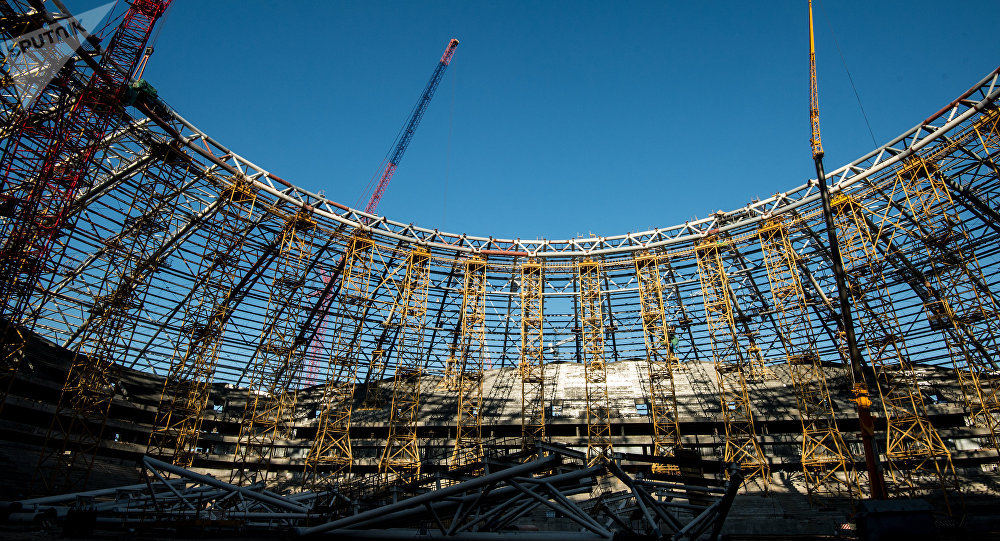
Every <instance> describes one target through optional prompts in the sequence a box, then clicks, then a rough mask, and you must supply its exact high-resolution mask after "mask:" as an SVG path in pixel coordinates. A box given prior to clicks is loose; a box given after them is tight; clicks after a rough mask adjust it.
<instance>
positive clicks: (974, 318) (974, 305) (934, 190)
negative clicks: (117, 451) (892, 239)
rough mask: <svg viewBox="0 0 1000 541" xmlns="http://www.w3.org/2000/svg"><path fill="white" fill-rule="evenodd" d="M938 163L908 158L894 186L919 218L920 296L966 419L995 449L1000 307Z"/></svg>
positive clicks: (999, 433) (999, 409) (999, 413)
mask: <svg viewBox="0 0 1000 541" xmlns="http://www.w3.org/2000/svg"><path fill="white" fill-rule="evenodd" d="M993 116H997V115H996V114H994V115H993ZM984 120H985V121H989V120H990V117H989V116H987V117H985V118H984ZM982 124H984V123H980V126H981V125H982ZM977 127H978V126H977ZM980 133H981V132H977V135H979V134H980ZM980 137H981V135H980ZM981 140H982V141H984V142H985V140H986V139H981ZM940 158H945V156H940ZM939 163H940V162H938V161H930V160H928V159H924V158H919V157H918V158H914V159H912V160H910V161H909V162H908V163H907V164H906V166H904V167H903V168H901V169H900V170H899V171H898V172H897V173H896V176H897V182H898V187H899V188H900V189H901V190H902V192H903V193H904V194H905V201H906V208H907V210H909V212H910V215H911V216H912V217H913V218H914V219H915V220H916V222H917V223H918V224H919V229H916V230H910V232H911V233H912V235H911V236H912V237H913V239H914V242H915V243H917V244H919V245H921V246H922V248H923V250H919V248H918V250H916V251H917V252H918V253H919V252H920V251H924V252H925V253H926V255H927V258H928V259H927V267H928V268H927V270H926V271H925V272H924V273H923V274H924V278H925V280H927V282H926V283H925V284H922V285H923V286H924V287H926V288H928V289H929V290H931V292H932V295H931V297H932V299H933V300H928V301H927V302H925V304H924V308H925V310H926V312H927V318H928V320H929V322H930V326H931V328H934V329H938V330H940V331H941V334H942V338H943V339H944V340H945V342H946V343H947V344H948V351H949V354H950V356H951V359H952V362H953V363H954V365H955V370H956V374H957V376H958V382H959V385H960V387H961V389H962V395H963V396H962V398H963V400H964V403H965V407H966V411H967V412H968V414H969V419H970V421H971V422H972V425H973V426H976V427H979V428H982V429H983V430H984V431H985V436H984V438H983V446H984V447H988V448H992V449H997V450H998V451H1000V445H998V443H1000V396H998V393H1000V377H998V374H997V370H996V364H995V363H996V361H995V358H996V357H997V356H998V354H1000V348H998V332H1000V326H998V324H997V320H996V318H997V315H998V314H1000V310H998V303H997V299H996V297H995V296H994V295H993V294H992V293H991V292H990V290H989V289H988V288H984V287H980V285H979V284H982V283H984V278H983V272H982V269H981V268H980V265H979V260H978V259H977V258H976V255H975V252H974V245H973V243H972V242H971V238H970V236H969V233H968V231H967V230H966V228H965V227H964V225H963V224H962V220H961V217H960V216H959V215H958V214H957V212H956V211H955V206H954V201H953V200H952V197H951V192H950V190H949V189H948V186H947V184H946V183H945V182H944V179H943V173H942V170H941V166H940V165H939Z"/></svg>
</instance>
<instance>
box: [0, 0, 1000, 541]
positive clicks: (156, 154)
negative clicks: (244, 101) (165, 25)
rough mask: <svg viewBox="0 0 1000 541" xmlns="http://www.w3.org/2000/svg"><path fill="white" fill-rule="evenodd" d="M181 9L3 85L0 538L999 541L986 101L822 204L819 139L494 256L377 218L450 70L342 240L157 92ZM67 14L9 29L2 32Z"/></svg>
mask: <svg viewBox="0 0 1000 541" xmlns="http://www.w3.org/2000/svg"><path fill="white" fill-rule="evenodd" d="M169 3H170V2H169V0H134V1H133V2H131V3H129V4H126V3H122V4H123V7H121V8H119V9H122V10H124V11H123V13H121V14H120V16H119V18H118V19H117V21H118V22H117V23H116V25H114V26H111V27H109V28H107V29H106V31H105V34H106V35H101V36H96V37H91V38H87V39H81V40H80V42H79V43H77V44H76V45H74V49H75V50H74V52H73V55H74V56H73V58H72V59H71V61H70V62H68V63H67V64H66V67H65V68H63V69H59V68H58V66H57V68H56V69H55V70H53V71H52V80H51V82H48V83H47V84H44V85H42V86H40V87H39V89H38V90H39V92H40V94H39V96H38V97H37V99H35V100H34V101H32V102H31V103H30V105H28V106H24V105H23V101H22V97H21V96H19V95H18V94H17V92H16V91H17V87H16V85H14V84H13V81H12V79H11V77H10V76H9V75H7V74H5V81H4V87H3V89H2V100H3V103H4V107H3V113H2V114H3V119H2V127H0V129H2V130H3V133H2V137H3V141H2V143H0V144H2V148H3V150H2V155H0V170H2V175H3V177H2V183H3V184H2V192H0V230H2V236H0V242H2V245H0V278H2V283H0V296H2V301H3V313H2V318H3V319H2V321H0V333H2V335H0V340H2V342H0V346H2V348H3V349H2V350H0V354H2V361H3V366H2V372H0V404H2V405H0V408H2V409H0V448H2V449H3V452H0V461H2V464H3V466H4V473H5V475H4V478H3V480H0V517H3V518H6V524H5V526H4V527H5V528H8V529H7V530H4V532H5V533H7V534H10V535H13V534H14V532H22V533H23V532H28V531H39V530H38V529H41V531H43V532H47V531H51V529H53V528H62V529H63V532H64V533H66V534H67V535H86V534H89V533H93V532H95V531H96V532H99V531H104V530H110V531H115V530H117V531H126V532H138V531H151V532H158V533H159V534H161V535H164V536H169V535H174V536H177V537H186V536H188V537H190V536H195V535H206V533H208V534H210V535H218V536H226V535H255V534H262V535H263V534H267V535H275V534H277V533H281V534H283V535H316V536H320V535H325V536H334V537H337V536H340V537H346V538H378V539H395V538H400V539H401V538H409V537H412V536H423V537H427V538H431V537H440V538H454V539H486V538H489V539H494V538H499V539H502V538H505V537H509V538H511V539H564V538H566V537H567V536H568V535H573V536H574V538H575V537H580V538H587V539H610V538H612V537H619V538H620V537H627V536H634V537H635V538H650V539H656V538H672V539H698V538H708V537H718V536H720V535H729V536H733V537H734V538H735V537H738V536H743V537H753V536H770V537H768V538H775V537H777V536H780V535H785V536H792V535H802V536H805V535H813V536H816V535H829V536H831V537H832V536H834V535H835V534H837V535H841V536H850V535H855V536H862V537H864V536H868V537H870V538H875V537H872V536H875V535H876V533H875V532H877V531H879V529H880V528H882V529H885V528H889V529H892V528H897V529H900V528H903V529H905V528H909V529H911V530H912V529H914V528H921V529H922V530H921V533H923V534H927V533H928V532H938V535H944V536H946V535H960V534H961V535H968V536H974V535H977V533H976V532H979V533H980V534H981V535H983V536H988V535H989V533H988V532H990V531H994V532H995V531H1000V525H998V524H1000V518H998V517H996V516H995V512H994V511H992V509H995V508H996V505H997V503H998V502H1000V483H998V481H1000V479H998V478H997V475H998V472H997V466H998V463H1000V445H998V443H1000V441H998V440H1000V397H998V392H1000V369H998V367H997V364H996V363H997V358H998V357H1000V349H998V348H1000V321H998V315H1000V214H998V209H1000V165H998V158H1000V110H998V107H997V100H998V98H1000V68H998V69H997V70H994V71H992V72H990V73H988V74H985V77H983V79H982V80H980V81H979V82H976V83H975V84H973V85H972V86H971V88H969V89H968V90H967V91H966V92H964V93H961V94H960V95H958V96H957V97H956V99H955V100H954V101H952V102H951V103H948V104H943V105H944V106H943V107H942V108H941V109H940V110H939V111H937V112H933V114H930V116H927V117H926V119H925V120H923V121H921V122H920V123H919V124H918V125H917V126H915V127H914V128H912V129H910V130H908V131H906V132H905V133H902V134H900V135H899V136H898V137H896V138H894V139H892V140H891V141H889V142H888V143H887V144H885V145H884V146H880V147H878V148H875V149H874V150H872V151H871V152H869V153H868V154H866V155H865V156H862V157H860V158H858V159H856V160H854V161H852V162H851V163H848V164H846V165H843V166H841V167H838V168H836V169H834V170H832V171H830V172H828V173H825V174H824V173H823V169H822V167H821V158H822V150H821V148H820V147H819V137H818V131H814V148H813V150H814V157H816V159H817V164H818V171H819V174H818V175H817V178H818V179H819V180H824V182H820V181H819V180H815V179H814V180H809V181H808V182H805V183H804V184H802V185H800V186H797V187H791V188H790V189H787V190H785V191H782V192H780V193H777V194H775V195H774V196H772V197H769V198H767V199H763V200H757V201H754V202H752V203H750V204H748V205H746V206H745V207H743V208H738V209H735V210H731V211H719V212H717V213H714V214H712V215H711V216H709V217H708V218H705V219H701V220H696V221H690V222H687V223H684V224H680V225H677V226H671V227H663V228H657V229H653V230H649V231H644V232H639V233H629V234H624V235H614V236H592V237H586V238H573V239H567V240H547V239H546V240H521V239H517V240H509V239H499V238H493V237H479V236H472V235H464V234H463V235H457V234H450V233H445V232H441V231H438V230H436V229H426V228H422V227H417V226H414V225H412V224H404V223H398V222H395V221H393V220H392V219H390V218H387V217H383V216H379V215H378V214H377V213H376V212H375V210H376V208H375V207H376V206H377V203H378V196H379V195H380V194H381V190H383V189H384V188H385V184H386V183H388V180H389V178H391V176H392V173H393V171H395V168H396V166H397V165H398V161H399V158H400V157H401V156H402V152H403V150H405V148H406V146H405V145H406V143H407V142H408V138H409V137H411V136H412V134H413V130H414V129H415V128H416V124H417V123H418V122H419V120H420V115H421V114H422V112H423V108H425V107H426V105H427V103H428V102H429V101H430V97H431V96H432V94H433V92H434V89H435V87H436V85H437V82H438V81H439V80H440V76H441V74H442V73H443V71H444V70H445V69H446V68H447V66H448V64H449V62H450V61H451V58H452V56H451V55H452V54H454V53H455V48H456V47H457V45H458V42H457V40H452V42H450V43H449V44H448V46H447V48H446V50H445V53H444V55H443V56H442V58H441V60H440V62H438V64H437V67H436V69H435V71H434V75H433V76H432V79H431V81H430V82H429V83H428V85H427V88H426V89H425V91H424V93H423V95H422V96H421V102H419V103H418V107H417V108H416V110H415V111H416V112H415V114H414V116H413V118H411V119H410V123H409V124H408V125H407V127H406V129H405V130H404V132H403V140H401V141H400V142H399V143H398V145H397V147H396V153H395V154H394V155H393V157H392V159H391V160H390V161H389V163H388V164H387V165H386V169H385V172H384V174H383V177H382V180H383V181H384V182H383V183H382V184H380V187H379V190H380V191H379V192H378V193H376V197H374V198H373V203H370V204H369V207H368V208H367V209H366V210H365V211H361V210H357V209H353V208H349V207H347V206H345V205H342V204H340V203H337V202H334V201H329V200H327V199H326V198H325V197H323V196H322V195H320V194H315V193H311V192H309V191H307V190H305V189H303V188H301V187H299V186H297V185H295V184H292V183H290V182H288V181H286V180H283V179H282V178H280V177H279V176H277V175H275V174H273V173H270V172H268V171H266V170H264V169H262V168H261V167H259V166H257V165H255V164H254V162H252V161H251V160H250V159H248V158H245V157H243V156H241V155H239V154H237V153H236V152H235V151H234V150H231V149H229V148H227V147H226V146H225V145H224V144H223V143H222V142H220V141H217V140H215V139H213V138H212V137H211V136H210V135H209V134H207V133H205V132H203V131H201V130H199V129H198V127H196V126H195V125H194V124H192V123H191V122H189V121H188V120H186V119H185V118H183V117H182V116H181V114H179V113H178V112H177V111H175V110H173V109H171V108H170V107H168V106H167V105H166V104H164V103H163V101H162V100H160V99H159V98H158V97H157V95H156V92H155V91H154V90H153V89H152V87H151V86H149V85H148V84H146V83H145V82H143V81H142V80H141V78H140V77H139V76H138V75H137V74H141V69H142V66H143V64H144V62H145V59H146V58H147V57H148V55H149V53H150V51H149V50H148V49H147V48H146V44H147V41H148V39H149V36H150V33H151V32H152V31H153V29H154V27H155V25H156V24H157V20H158V19H159V18H160V17H161V16H162V14H163V12H164V10H165V9H166V8H167V7H168V6H169ZM69 15H70V14H69V13H67V12H66V11H65V9H64V8H61V3H60V2H55V5H54V6H53V5H49V4H42V3H41V2H36V1H28V0H25V1H22V0H5V1H0V16H2V19H0V33H2V34H3V38H4V39H6V40H12V39H15V38H18V37H19V36H24V35H27V34H30V33H32V32H36V33H37V32H39V31H41V32H43V33H44V31H45V30H46V29H51V28H53V26H52V25H59V24H60V23H61V22H65V21H67V20H68V19H67V17H69ZM50 33H51V31H50ZM57 35H58V34H57ZM22 52H24V51H22ZM31 54H36V56H34V57H31V58H29V59H28V60H25V57H30V56H31ZM18 61H21V62H25V61H31V62H36V63H37V64H39V65H41V64H44V62H45V61H46V58H44V53H41V52H39V53H30V54H29V53H27V52H25V53H24V54H22V55H21V56H20V57H18V58H16V59H15V58H14V56H13V55H12V56H8V57H5V58H4V63H5V66H6V67H7V68H10V67H11V65H13V64H14V63H16V62H18ZM7 72H8V73H12V72H11V71H10V69H8V70H7ZM813 80H814V81H815V78H814V79H813ZM970 83H971V81H970ZM813 92H814V93H815V86H814V87H813ZM814 104H815V101H814ZM814 109H815V108H814ZM927 113H930V112H916V114H917V115H919V117H923V116H924V115H925V114H927ZM813 120H814V130H818V124H816V116H815V114H814V118H813ZM793 183H794V182H789V184H793ZM777 188H779V189H781V188H784V186H780V187H777ZM893 521H897V522H895V523H894V522H893ZM900 521H902V522H900ZM904 527H905V528H904ZM949 532H950V533H949ZM961 532H964V533H961ZM983 532H986V533H983ZM913 538H914V539H917V538H919V536H914V537H913Z"/></svg>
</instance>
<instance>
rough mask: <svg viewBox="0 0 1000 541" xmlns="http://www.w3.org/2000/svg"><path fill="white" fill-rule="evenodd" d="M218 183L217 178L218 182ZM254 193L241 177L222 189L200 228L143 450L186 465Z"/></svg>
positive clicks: (212, 371)
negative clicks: (190, 280)
mask: <svg viewBox="0 0 1000 541" xmlns="http://www.w3.org/2000/svg"><path fill="white" fill-rule="evenodd" d="M220 182H221V181H220ZM255 200H256V194H255V193H254V191H253V187H252V184H251V183H250V182H249V181H248V180H247V179H245V178H236V179H233V183H232V185H230V186H229V187H227V188H224V189H223V191H222V194H221V196H220V198H219V199H218V200H217V202H216V204H215V205H214V207H212V208H211V210H210V211H209V212H208V214H210V215H209V216H205V220H206V223H205V224H204V225H202V227H204V228H206V229H207V230H209V231H210V234H209V236H208V237H207V239H208V240H209V241H211V242H207V243H206V244H205V247H204V251H203V252H202V257H201V260H200V262H199V266H198V268H197V273H196V275H195V276H196V277H195V280H194V286H193V287H192V291H191V294H190V296H191V298H192V301H191V302H189V303H187V304H185V306H184V308H185V313H184V318H183V320H182V322H183V323H182V327H181V328H182V329H183V332H184V333H185V338H186V340H183V341H179V342H178V343H177V346H176V349H175V351H174V360H173V362H172V363H171V366H170V370H169V371H168V372H167V375H166V378H165V380H164V384H163V392H162V393H161V394H160V403H159V405H158V406H157V410H156V419H155V420H154V422H153V427H152V430H151V432H150V437H149V445H148V450H147V451H146V452H147V454H150V455H153V456H156V457H162V458H165V459H169V460H170V461H171V462H172V463H173V464H175V465H177V466H181V467H184V468H190V467H191V465H192V464H193V463H194V453H195V449H196V447H197V444H198V439H199V436H200V433H201V424H202V421H203V420H204V414H205V407H206V406H207V405H208V401H209V394H210V390H211V385H212V378H213V376H214V374H215V366H216V363H217V362H218V358H219V347H220V346H221V340H222V334H223V332H224V330H225V326H226V321H227V320H228V315H229V313H230V310H231V308H230V306H229V302H230V300H231V299H232V298H233V293H234V288H235V287H236V278H237V275H238V273H239V272H240V270H241V269H240V267H241V265H240V264H241V260H240V257H239V256H238V255H234V254H240V253H241V252H242V248H243V243H244V242H245V237H244V236H243V235H242V230H243V229H244V227H243V226H241V224H243V223H245V218H246V215H247V214H252V212H253V203H254V201H255Z"/></svg>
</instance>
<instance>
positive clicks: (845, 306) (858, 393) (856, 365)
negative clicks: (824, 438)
mask: <svg viewBox="0 0 1000 541" xmlns="http://www.w3.org/2000/svg"><path fill="white" fill-rule="evenodd" d="M809 122H810V124H811V125H812V137H811V138H810V140H809V142H810V144H811V145H812V157H813V163H814V164H815V166H816V183H817V184H818V185H819V193H820V199H821V201H822V203H823V219H824V222H825V223H826V235H827V240H828V242H829V243H830V246H829V248H830V259H831V260H832V262H833V275H834V278H836V283H837V298H838V301H839V303H840V327H841V330H842V331H843V333H844V340H845V341H846V342H847V353H848V358H849V360H850V376H851V383H852V388H851V393H852V394H853V395H854V398H853V399H852V402H854V405H855V406H856V408H857V412H858V424H859V425H860V427H861V444H862V448H863V449H864V453H865V466H866V467H867V469H868V483H869V490H870V494H871V497H872V499H876V500H884V499H886V498H887V494H886V486H885V479H884V478H883V475H882V466H881V464H880V463H879V454H878V451H877V450H876V448H875V438H874V436H875V422H874V420H873V419H872V414H871V406H872V401H871V399H870V398H869V394H868V385H867V382H866V380H865V371H866V366H865V362H864V359H863V358H862V357H861V350H860V349H859V348H858V340H857V336H856V335H855V333H854V316H853V315H852V312H851V299H850V293H849V290H848V286H847V276H846V273H845V272H844V260H843V257H842V255H841V252H840V241H839V240H838V239H837V229H836V225H835V224H834V223H833V209H832V206H831V202H830V199H831V198H830V189H829V187H827V184H826V172H825V171H824V170H823V145H822V143H821V142H820V137H819V88H818V84H817V82H816V41H815V39H814V37H813V10H812V0H809ZM867 370H869V371H870V370H871V369H870V368H867ZM871 381H873V382H874V381H876V380H875V378H874V376H873V377H872V378H871ZM876 385H877V383H876Z"/></svg>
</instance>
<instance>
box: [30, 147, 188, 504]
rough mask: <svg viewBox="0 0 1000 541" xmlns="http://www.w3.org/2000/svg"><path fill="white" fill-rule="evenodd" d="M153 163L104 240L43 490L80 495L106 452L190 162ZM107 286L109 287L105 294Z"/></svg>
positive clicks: (171, 155)
mask: <svg viewBox="0 0 1000 541" xmlns="http://www.w3.org/2000/svg"><path fill="white" fill-rule="evenodd" d="M150 153H151V154H153V155H154V156H155V158H156V160H155V163H154V164H153V165H151V166H150V167H149V168H148V169H147V170H146V172H145V174H144V175H143V177H142V179H140V182H138V187H137V189H136V192H135V194H134V198H133V200H132V202H131V206H130V209H129V210H128V211H127V215H128V216H129V217H128V218H127V220H126V222H125V224H124V227H123V230H122V231H121V232H120V233H118V234H116V235H115V236H113V237H111V238H109V239H107V240H105V241H104V247H103V250H104V255H103V260H104V263H105V268H104V278H103V279H102V280H101V281H100V282H98V283H99V284H100V287H101V290H100V292H99V293H98V294H97V295H95V296H94V306H93V308H92V309H91V313H90V315H89V318H88V320H87V321H86V323H84V326H83V329H82V330H81V333H80V342H79V346H78V349H77V351H76V352H75V354H74V356H73V361H72V363H71V364H70V368H69V372H68V373H67V376H66V383H65V384H64V385H63V389H62V393H61V394H60V397H59V402H58V404H57V406H56V411H55V415H54V416H53V418H52V424H51V425H50V427H49V430H48V433H47V434H46V437H45V444H44V445H43V448H42V453H41V456H40V457H39V461H38V466H37V468H36V472H35V479H36V481H40V483H41V487H40V488H41V489H42V490H43V491H45V492H54V493H66V492H73V491H77V490H82V488H83V487H84V486H85V485H86V483H87V480H88V479H89V477H90V471H91V469H92V468H93V464H94V459H95V458H96V455H97V451H98V449H99V448H100V447H101V439H102V437H103V432H104V427H105V424H106V423H107V419H108V413H109V411H110V409H111V403H112V402H113V400H114V397H115V394H116V393H117V392H118V387H119V381H118V380H119V373H118V372H119V368H120V366H121V364H120V363H122V362H123V361H124V360H125V358H126V357H127V355H128V353H129V349H130V343H131V341H132V335H133V333H134V332H135V329H136V323H135V322H136V321H137V320H138V319H139V318H140V317H142V316H141V312H142V307H143V301H144V297H145V295H146V292H147V290H148V286H149V278H150V276H151V275H152V274H153V273H154V272H155V271H156V266H157V265H158V263H159V258H158V257H157V256H156V253H157V249H158V248H159V246H160V245H161V243H162V242H163V238H164V235H165V234H166V233H167V232H168V231H169V230H170V227H171V226H170V224H169V223H168V222H167V221H166V220H165V219H164V218H163V217H162V216H163V214H164V210H165V209H166V208H167V206H168V205H169V204H170V203H171V202H172V201H173V198H172V197H170V196H169V195H167V194H171V193H173V194H176V193H177V190H178V188H179V187H180V186H181V184H182V183H183V178H184V176H185V175H186V173H187V169H186V167H184V164H186V161H187V158H186V156H184V155H183V154H181V153H180V152H179V151H178V150H177V149H176V147H175V146H172V145H166V144H162V143H157V144H155V145H154V146H153V147H152V148H151V149H150ZM105 288H107V289H105Z"/></svg>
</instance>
